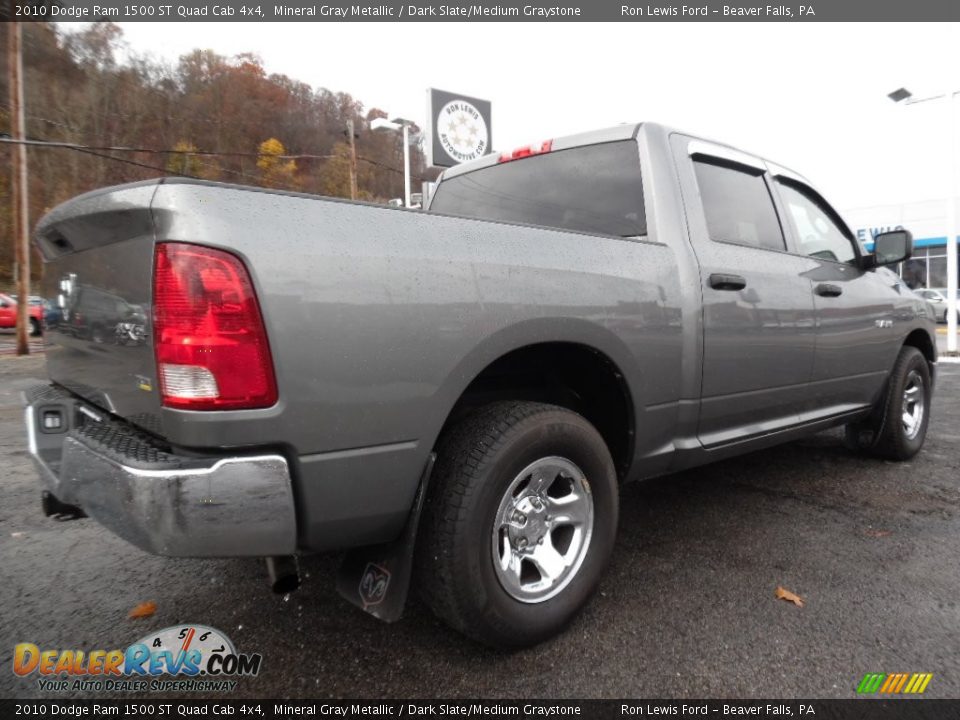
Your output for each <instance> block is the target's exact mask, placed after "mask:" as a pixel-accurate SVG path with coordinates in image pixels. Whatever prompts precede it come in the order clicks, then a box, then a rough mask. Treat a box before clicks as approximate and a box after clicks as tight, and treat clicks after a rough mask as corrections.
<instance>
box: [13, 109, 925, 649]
mask: <svg viewBox="0 0 960 720" xmlns="http://www.w3.org/2000/svg"><path fill="white" fill-rule="evenodd" d="M36 243H37V245H38V247H39V249H40V251H41V253H42V255H43V257H44V259H45V272H44V277H45V278H46V284H47V285H46V288H45V292H44V295H45V296H46V297H57V298H58V304H59V306H60V308H61V310H62V313H63V321H62V322H60V323H58V325H57V327H55V328H53V329H52V330H51V331H50V333H49V334H50V339H49V340H50V343H51V345H50V347H49V349H48V350H47V355H46V358H47V369H48V374H49V378H50V383H49V384H46V385H42V386H38V387H36V388H34V389H32V390H31V391H29V392H28V393H26V397H25V402H26V424H27V430H28V436H29V446H30V451H31V453H32V456H33V458H34V459H35V460H36V463H37V466H38V468H39V472H40V475H41V478H42V483H43V506H44V509H45V511H46V512H47V514H48V515H59V516H61V517H82V516H84V515H88V516H90V517H92V518H94V519H95V520H97V521H98V522H100V523H102V524H103V525H104V526H106V527H107V528H109V529H110V530H111V531H113V532H114V533H116V534H117V535H119V536H121V537H123V538H125V539H126V540H128V541H130V542H132V543H133V544H134V545H136V546H138V547H140V548H142V549H144V550H146V551H148V552H152V553H157V554H160V555H166V556H184V557H186V556H189V557H202V556H216V557H225V556H255V557H263V558H266V560H267V568H268V572H269V574H270V577H271V579H272V581H273V584H274V588H275V589H277V590H279V591H284V592H286V591H289V590H291V589H293V588H295V587H296V586H297V584H298V582H299V578H298V573H297V557H298V556H299V555H302V554H305V553H317V552H325V551H332V550H346V551H347V552H346V553H345V559H344V562H343V566H342V568H341V570H340V573H339V575H338V580H337V584H338V588H339V590H340V592H341V593H343V594H344V595H345V597H347V598H348V599H350V600H351V601H352V602H354V603H355V604H357V605H359V606H361V607H362V608H363V609H365V610H366V611H368V612H370V613H372V614H374V615H376V616H377V617H380V618H382V619H385V620H394V619H396V618H397V617H399V614H400V612H401V611H402V608H403V604H404V602H405V600H406V597H407V593H408V589H409V588H411V587H413V588H415V589H416V590H417V591H418V592H419V594H420V595H421V596H422V597H423V599H424V600H425V602H426V603H427V604H428V605H429V607H430V608H431V609H432V610H433V611H434V612H435V613H436V614H437V615H438V616H439V617H441V618H442V619H443V620H445V621H446V622H447V623H449V624H450V625H451V626H453V627H454V628H456V629H458V630H460V631H462V632H463V633H466V634H467V635H469V636H472V637H474V638H477V639H479V640H481V641H482V642H485V643H489V644H492V645H497V646H524V645H529V644H532V643H536V642H539V641H541V640H543V639H545V638H547V637H550V636H551V635H553V634H555V633H557V632H559V631H560V630H561V629H562V628H563V627H564V626H565V624H567V623H568V622H569V621H570V619H571V618H572V617H573V616H574V614H575V613H576V612H577V611H578V610H579V609H580V608H581V607H583V605H584V604H585V603H586V602H587V600H588V599H589V597H590V595H591V593H593V592H594V590H595V589H596V588H597V586H598V584H599V583H600V581H601V577H602V575H603V572H604V567H605V565H606V564H607V561H608V559H609V557H610V555H611V552H612V550H613V546H614V539H615V536H616V532H617V518H618V488H619V486H620V484H621V483H624V482H629V481H634V480H637V479H641V478H649V477H651V476H657V475H664V474H667V473H672V472H675V471H678V470H682V469H686V468H692V467H695V466H699V465H703V464H705V463H709V462H712V461H714V460H718V459H721V458H728V457H731V456H733V455H738V454H741V453H745V452H749V451H752V450H756V449H758V448H765V447H769V446H771V445H775V444H777V443H783V442H786V441H790V440H794V439H796V438H800V437H803V436H806V435H809V434H811V433H816V432H819V431H822V430H824V429H826V428H831V427H835V426H843V427H844V428H845V434H844V437H845V438H846V441H847V444H848V445H849V446H850V447H851V448H852V449H854V450H858V451H861V452H869V453H873V454H875V455H877V456H880V457H883V458H887V459H890V460H907V459H909V458H911V457H912V456H913V455H914V454H915V453H917V452H918V451H919V450H920V448H921V446H922V445H923V442H924V437H925V435H926V431H927V425H928V423H929V420H930V408H931V396H932V391H933V385H934V377H935V369H936V363H937V351H936V343H935V336H934V332H935V324H934V318H933V317H932V314H931V311H930V310H929V309H928V307H927V304H926V303H924V302H923V301H922V300H921V299H920V298H919V297H917V296H916V295H914V294H913V293H912V292H911V291H910V290H909V288H908V287H907V286H906V285H904V283H903V281H902V280H901V279H900V278H899V277H898V275H897V274H896V273H895V272H894V271H893V270H891V267H895V266H896V264H897V263H900V262H902V261H904V260H906V259H907V258H909V257H910V254H911V251H912V238H911V237H910V234H909V233H908V232H907V231H903V230H900V231H896V232H888V233H884V234H881V235H879V236H877V237H876V239H875V247H874V251H873V252H872V253H867V252H865V250H864V248H863V247H861V246H860V245H859V244H858V242H857V240H856V238H855V237H854V235H853V234H852V233H851V232H850V229H849V227H848V226H847V225H846V224H845V223H844V221H843V220H842V219H841V217H840V215H839V214H838V213H837V212H836V211H835V210H834V209H833V207H831V205H830V204H829V203H828V202H827V201H826V200H825V199H824V197H823V196H822V195H821V194H820V193H819V192H818V191H817V190H816V189H815V188H814V187H813V185H812V184H811V183H810V182H808V181H807V180H806V179H804V177H802V176H801V175H799V174H797V173H796V172H794V171H792V170H789V169H787V168H785V167H782V166H780V165H777V164H775V163H773V162H770V161H768V160H765V159H763V158H760V157H758V156H756V155H752V154H750V153H747V152H743V151H740V150H736V149H734V148H731V147H729V146H726V145H723V144H719V143H716V142H712V141H709V140H705V139H701V138H696V137H691V136H689V135H686V134H683V133H681V132H677V131H674V130H670V129H668V128H665V127H662V126H660V125H656V124H652V123H642V124H639V125H624V126H620V127H615V128H611V129H607V130H603V131H597V132H591V133H587V134H583V135H577V136H572V137H566V138H558V139H555V140H552V141H547V142H543V143H538V144H535V145H532V146H530V147H525V148H520V149H518V150H515V151H512V152H506V153H502V154H492V155H488V156H486V157H484V158H482V159H480V160H477V161H475V162H471V163H466V164H463V165H460V166H457V167H454V168H451V169H448V170H446V171H445V172H444V173H443V174H442V176H441V177H440V179H439V183H438V185H437V187H436V191H435V193H434V194H433V196H432V198H431V199H430V201H429V204H428V206H427V208H426V209H425V211H423V212H417V211H407V210H403V209H396V208H390V207H385V206H379V205H373V204H366V203H358V202H348V201H342V200H337V199H331V198H320V197H313V196H307V195H303V194H296V193H288V192H278V191H273V190H262V189H256V188H250V187H239V186H230V185H223V184H217V183H210V182H201V181H189V180H184V179H170V178H168V179H162V180H155V181H150V182H142V183H137V184H132V185H125V186H120V187H114V188H108V189H105V190H101V191H97V192H92V193H89V194H86V195H82V196H80V197H77V198H75V199H73V200H71V201H69V202H66V203H64V204H63V205H60V206H59V207H57V208H55V209H54V210H52V211H51V212H50V213H49V214H48V215H47V216H46V217H45V218H43V220H42V221H41V222H40V223H39V225H38V227H37V231H36ZM90 297H96V298H101V299H102V298H106V299H108V300H109V302H106V301H104V302H102V303H101V305H102V306H103V307H102V308H101V309H100V310H99V311H98V313H99V314H98V322H100V323H101V324H102V325H103V328H102V332H100V333H81V332H71V331H70V328H72V327H77V326H79V325H78V323H77V322H75V318H73V315H74V314H75V313H77V312H78V311H80V312H82V311H83V310H82V307H83V303H82V300H83V298H90ZM98 307H99V306H98ZM110 308H115V309H116V315H115V316H114V317H111V316H110ZM114 325H115V326H116V327H113V328H112V329H111V326H114Z"/></svg>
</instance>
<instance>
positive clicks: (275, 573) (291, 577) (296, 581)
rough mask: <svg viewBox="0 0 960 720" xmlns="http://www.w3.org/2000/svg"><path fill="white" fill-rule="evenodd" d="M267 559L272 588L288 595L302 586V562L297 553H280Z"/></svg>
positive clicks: (278, 592)
mask: <svg viewBox="0 0 960 720" xmlns="http://www.w3.org/2000/svg"><path fill="white" fill-rule="evenodd" d="M266 561H267V577H268V578H269V579H270V589H271V590H273V591H274V592H275V593H277V594H278V595H286V594H287V593H292V592H293V591H294V590H296V589H297V588H298V587H300V563H299V561H298V560H297V557H296V555H278V556H275V557H268V558H267V559H266Z"/></svg>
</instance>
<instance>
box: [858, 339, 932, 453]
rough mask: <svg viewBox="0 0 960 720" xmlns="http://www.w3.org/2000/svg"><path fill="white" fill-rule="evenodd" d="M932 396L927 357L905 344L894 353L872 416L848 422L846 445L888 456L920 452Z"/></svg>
mask: <svg viewBox="0 0 960 720" xmlns="http://www.w3.org/2000/svg"><path fill="white" fill-rule="evenodd" d="M931 399H932V383H931V379H930V366H929V365H928V364H927V359H926V358H925V357H924V356H923V353H922V352H920V351H919V350H918V349H917V348H915V347H911V346H909V345H906V346H904V347H903V348H901V350H900V354H899V355H898V356H897V361H896V362H895V363H894V366H893V371H892V372H891V373H890V379H889V380H888V381H887V389H886V392H885V393H884V395H883V397H882V398H881V399H880V404H879V405H878V407H877V409H876V411H875V412H874V417H873V418H872V420H870V421H868V422H867V423H853V424H850V425H848V426H847V431H846V440H847V444H848V446H850V447H853V448H857V449H864V450H869V451H871V452H873V453H874V454H876V455H879V456H880V457H884V458H887V459H888V460H901V461H902V460H909V459H910V458H912V457H913V456H914V455H916V454H917V453H918V452H920V448H922V447H923V442H924V440H925V439H926V437H927V427H928V425H929V423H930V401H931Z"/></svg>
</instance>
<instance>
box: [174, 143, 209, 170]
mask: <svg viewBox="0 0 960 720" xmlns="http://www.w3.org/2000/svg"><path fill="white" fill-rule="evenodd" d="M173 149H174V150H176V151H177V153H176V154H171V155H170V157H169V158H167V162H166V167H167V172H169V173H172V174H173V175H189V176H191V177H202V173H203V170H202V166H201V164H200V158H198V157H197V156H196V155H191V153H196V152H197V146H196V145H194V144H193V143H190V142H187V141H186V140H178V141H177V144H176V145H174V146H173Z"/></svg>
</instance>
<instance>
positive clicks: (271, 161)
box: [257, 138, 299, 190]
mask: <svg viewBox="0 0 960 720" xmlns="http://www.w3.org/2000/svg"><path fill="white" fill-rule="evenodd" d="M286 152H287V151H286V149H285V148H284V147H283V143H282V142H280V141H279V140H277V139H276V138H269V139H267V140H264V141H263V142H262V143H260V151H259V157H258V158H257V168H258V169H259V170H260V180H261V182H262V183H263V185H264V187H271V188H282V189H284V190H296V189H298V186H299V182H298V180H297V163H296V161H294V160H284V159H283V157H282V156H283V155H286Z"/></svg>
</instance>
